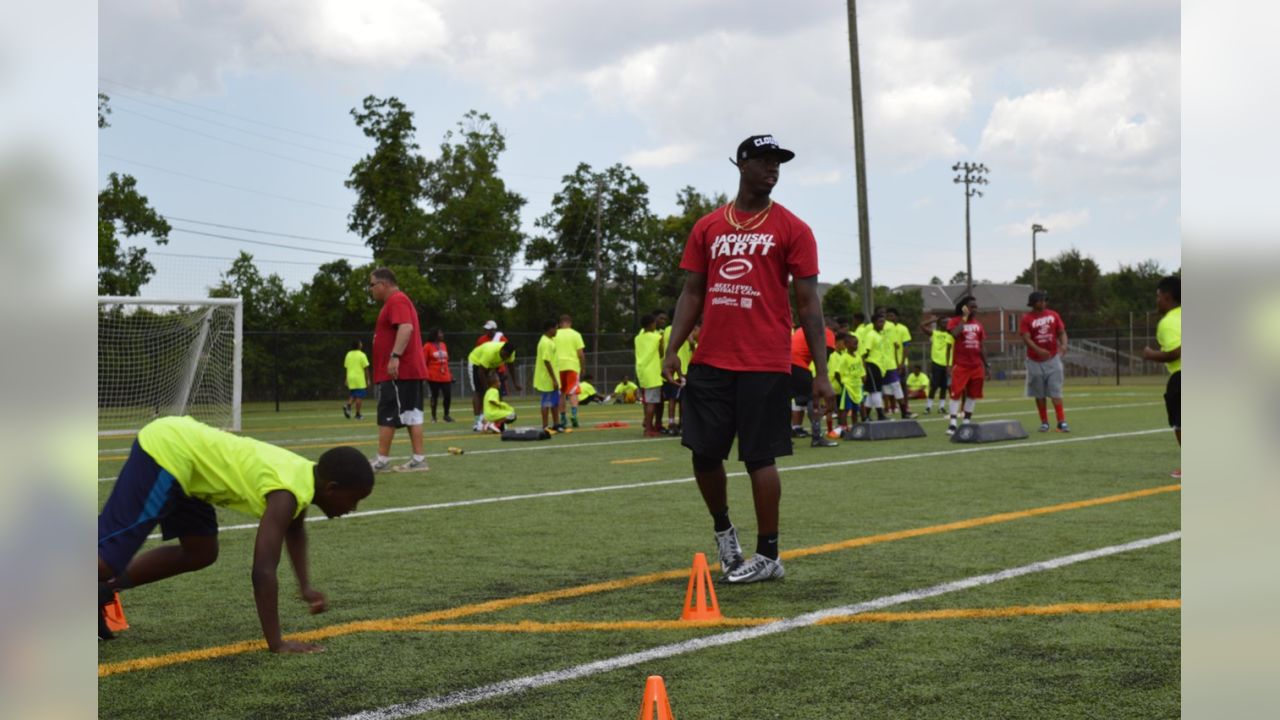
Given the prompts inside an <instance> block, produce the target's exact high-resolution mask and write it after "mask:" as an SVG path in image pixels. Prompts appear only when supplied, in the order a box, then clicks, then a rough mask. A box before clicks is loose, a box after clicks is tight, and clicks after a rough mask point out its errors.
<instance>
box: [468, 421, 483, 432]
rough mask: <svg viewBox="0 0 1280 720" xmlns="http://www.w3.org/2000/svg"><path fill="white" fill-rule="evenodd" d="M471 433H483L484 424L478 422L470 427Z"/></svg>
mask: <svg viewBox="0 0 1280 720" xmlns="http://www.w3.org/2000/svg"><path fill="white" fill-rule="evenodd" d="M471 432H484V423H482V422H478V423H476V424H475V425H472V426H471Z"/></svg>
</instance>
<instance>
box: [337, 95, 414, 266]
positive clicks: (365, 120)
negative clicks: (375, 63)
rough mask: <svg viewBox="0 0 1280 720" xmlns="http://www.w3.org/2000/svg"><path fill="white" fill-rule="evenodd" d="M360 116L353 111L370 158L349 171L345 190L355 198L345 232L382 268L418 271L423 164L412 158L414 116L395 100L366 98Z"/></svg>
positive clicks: (359, 110)
mask: <svg viewBox="0 0 1280 720" xmlns="http://www.w3.org/2000/svg"><path fill="white" fill-rule="evenodd" d="M362 108H363V110H361V109H357V108H352V110H351V116H352V117H353V118H355V122H356V125H358V126H359V127H360V129H361V130H362V131H363V132H364V134H365V135H366V136H367V137H369V138H371V139H372V140H373V141H374V143H375V145H374V149H373V152H371V153H370V154H368V155H366V156H364V157H363V158H361V159H360V160H359V161H358V162H356V164H355V165H354V166H353V167H352V168H351V175H350V177H348V178H347V180H346V183H345V184H346V186H347V187H348V188H350V189H352V190H354V191H355V192H356V203H355V206H354V207H353V208H352V209H351V214H350V215H348V216H347V219H348V225H347V227H348V228H349V229H350V230H351V231H352V232H354V233H356V234H357V235H359V236H360V237H362V238H364V241H365V244H367V245H368V246H369V248H370V249H371V250H373V256H374V258H375V259H376V260H377V261H379V262H380V263H382V264H388V263H390V262H396V263H401V264H410V265H415V266H417V265H420V264H422V263H423V262H425V260H426V255H425V249H426V225H427V213H426V211H425V210H424V209H423V208H422V206H421V205H420V203H421V202H422V201H423V200H425V199H426V186H425V182H426V180H427V161H426V159H424V158H423V157H422V156H421V155H419V154H418V153H417V150H418V144H417V143H416V142H415V141H414V139H413V136H414V132H415V129H414V126H413V113H412V112H410V111H409V110H408V109H407V108H406V107H405V105H404V103H402V102H400V100H398V99H397V98H395V97H390V98H386V99H380V98H377V97H374V96H373V95H370V96H368V97H366V98H365V99H364V103H363V105H362Z"/></svg>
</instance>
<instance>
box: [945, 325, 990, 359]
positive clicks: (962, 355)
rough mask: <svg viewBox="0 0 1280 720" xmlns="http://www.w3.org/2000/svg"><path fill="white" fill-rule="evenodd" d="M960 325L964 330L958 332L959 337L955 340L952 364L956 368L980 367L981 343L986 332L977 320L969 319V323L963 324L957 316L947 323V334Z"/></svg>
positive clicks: (984, 338)
mask: <svg viewBox="0 0 1280 720" xmlns="http://www.w3.org/2000/svg"><path fill="white" fill-rule="evenodd" d="M961 324H963V325H964V328H963V329H962V330H961V331H960V337H958V338H956V345H955V349H954V350H953V351H952V356H951V357H952V358H953V360H954V364H955V366H956V367H967V368H974V367H982V342H983V341H984V340H986V339H987V331H986V330H983V329H982V323H980V322H978V321H977V320H975V319H973V318H969V322H965V321H964V318H962V317H960V316H958V315H957V316H956V317H953V318H951V319H950V320H948V321H947V332H951V331H952V330H954V329H955V328H956V326H957V325H961Z"/></svg>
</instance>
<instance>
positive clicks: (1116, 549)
mask: <svg viewBox="0 0 1280 720" xmlns="http://www.w3.org/2000/svg"><path fill="white" fill-rule="evenodd" d="M1181 538H1182V533H1181V532H1180V531H1175V532H1171V533H1167V534H1164V535H1157V536H1154V537H1149V538H1144V539H1142V540H1135V541H1133V542H1129V543H1124V544H1122V545H1112V546H1110V547H1103V548H1098V549H1096V550H1089V551H1087V552H1082V553H1076V554H1074V555H1064V556H1062V557H1057V558H1053V559H1051V560H1043V561H1041V562H1036V563H1031V564H1029V565H1022V566H1020V567H1014V568H1009V569H1007V570H1001V571H999V572H994V573H988V574H985V575H974V576H971V577H967V578H963V579H961V580H954V581H952V582H948V583H942V584H940V585H933V586H931V587H924V588H919V589H916V590H909V591H907V592H901V593H897V594H894V595H885V596H883V597H879V598H876V599H874V600H867V601H865V602H860V603H855V604H853V605H842V606H840V607H833V608H827V609H825V610H818V611H816V612H810V613H805V614H803V615H798V616H796V617H793V618H789V619H786V620H779V621H777V622H773V623H769V624H768V625H758V626H756V627H751V628H746V629H742V630H732V631H729V632H723V633H717V634H715V635H708V636H706V637H700V638H695V639H693V640H686V641H684V642H678V643H671V644H669V645H659V646H658V647H654V648H650V649H648V650H642V651H640V652H635V653H628V654H626V655H617V656H615V657H611V658H606V659H604V660H596V661H595V662H589V663H584V664H582V665H576V666H574V667H570V668H565V669H563V670H551V671H548V672H544V673H539V674H537V675H527V676H525V677H521V678H514V679H511V680H503V681H502V682H497V683H493V684H490V685H482V686H480V687H474V688H470V689H467V690H458V691H456V692H451V693H448V694H446V695H436V696H434V697H425V698H422V699H420V700H414V701H411V702H407V703H400V704H397V705H391V706H388V707H384V708H379V709H376V710H366V711H364V712H359V713H356V714H354V715H348V716H346V718H344V719H343V720H399V719H400V718H406V717H410V716H413V715H419V714H422V713H428V712H433V711H435V710H445V709H448V708H454V707H458V706H461V705H469V704H471V703H476V702H482V701H484V700H490V699H493V698H497V697H503V696H505V695H513V694H516V693H521V692H526V691H529V690H536V689H538V688H543V687H547V686H548V685H555V684H557V683H562V682H565V681H568V680H578V679H581V678H586V677H591V676H593V675H599V674H602V673H607V672H612V671H614V670H618V669H620V668H625V667H633V666H635V665H641V664H643V663H649V662H654V661H656V660H662V659H665V658H670V657H675V656H677V655H685V654H688V653H692V652H697V651H699V650H705V649H707V648H714V647H723V646H725V645H733V644H735V643H740V642H744V641H747V640H755V639H757V638H762V637H767V636H769V635H776V634H778V633H783V632H787V631H790V630H797V629H800V628H806V627H811V626H813V625H816V624H817V623H818V622H820V621H822V620H824V619H826V618H831V617H840V616H849V615H858V614H861V613H865V612H871V611H873V610H880V609H883V608H887V607H893V606H895V605H901V604H903V603H909V602H913V601H916V600H922V599H925V598H931V597H937V596H939V595H946V594H949V593H954V592H960V591H962V590H969V589H972V588H976V587H981V586H983V585H991V584H993V583H998V582H1001V581H1004V580H1011V579H1013V578H1017V577H1022V576H1024V575H1031V574H1033V573H1039V572H1044V571H1046V570H1054V569H1057V568H1061V567H1065V566H1067V565H1074V564H1075V563H1080V562H1085V561H1088V560H1095V559H1097V558H1101V557H1107V556H1109V555H1116V554H1119V553H1123V552H1129V551H1132V550H1141V549H1143V548H1148V547H1153V546H1155V545H1160V544H1163V543H1168V542H1173V541H1175V540H1180V539H1181Z"/></svg>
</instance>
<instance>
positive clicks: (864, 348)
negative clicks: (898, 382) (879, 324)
mask: <svg viewBox="0 0 1280 720" xmlns="http://www.w3.org/2000/svg"><path fill="white" fill-rule="evenodd" d="M883 346H884V338H882V337H881V336H880V333H878V332H876V329H875V328H870V327H869V328H867V330H866V331H865V332H864V333H863V334H862V338H861V339H860V340H859V341H858V352H860V353H861V354H862V357H863V359H864V360H866V361H867V362H869V363H871V364H872V365H875V366H876V367H878V368H880V369H881V370H885V369H887V368H886V366H885V365H884V364H883V363H884V350H883Z"/></svg>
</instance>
